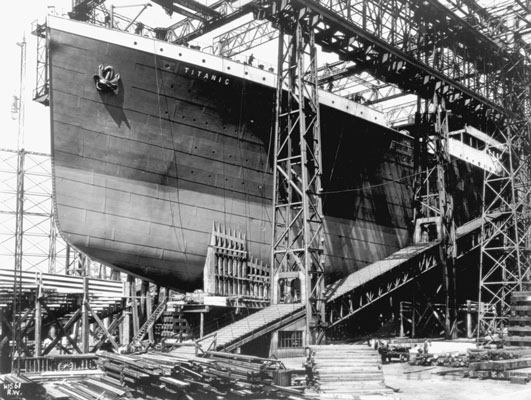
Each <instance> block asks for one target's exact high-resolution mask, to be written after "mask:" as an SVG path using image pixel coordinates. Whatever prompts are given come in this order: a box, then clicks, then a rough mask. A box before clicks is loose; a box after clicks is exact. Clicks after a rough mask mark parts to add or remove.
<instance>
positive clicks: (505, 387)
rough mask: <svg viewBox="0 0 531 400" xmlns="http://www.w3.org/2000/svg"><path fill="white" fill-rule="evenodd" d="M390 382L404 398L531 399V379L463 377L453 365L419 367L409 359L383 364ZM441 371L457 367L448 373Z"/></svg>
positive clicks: (412, 399) (385, 376) (386, 377)
mask: <svg viewBox="0 0 531 400" xmlns="http://www.w3.org/2000/svg"><path fill="white" fill-rule="evenodd" d="M383 371H384V378H385V383H386V385H387V386H390V387H392V388H393V389H398V392H397V395H398V397H399V398H400V400H506V399H507V400H531V383H528V384H527V385H519V384H512V383H510V382H508V381H497V380H490V379H486V380H478V379H469V378H463V377H462V373H461V372H460V371H457V370H456V369H452V368H443V367H419V366H416V365H409V364H407V363H391V364H385V365H383ZM440 371H446V372H448V371H455V373H453V374H452V373H447V374H446V375H444V376H441V375H439V374H437V372H440Z"/></svg>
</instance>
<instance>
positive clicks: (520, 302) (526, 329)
mask: <svg viewBox="0 0 531 400" xmlns="http://www.w3.org/2000/svg"><path fill="white" fill-rule="evenodd" d="M511 314H512V315H511V317H510V318H509V326H508V327H507V331H508V336H507V337H506V338H505V343H506V344H508V345H510V346H531V292H513V293H512V294H511Z"/></svg>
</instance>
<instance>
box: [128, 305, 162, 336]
mask: <svg viewBox="0 0 531 400" xmlns="http://www.w3.org/2000/svg"><path fill="white" fill-rule="evenodd" d="M167 302H168V298H167V297H164V298H163V299H162V300H161V301H160V303H159V305H158V306H157V308H156V309H155V311H153V313H152V314H151V315H150V316H149V318H148V319H147V320H146V322H144V325H142V327H141V328H140V329H139V330H138V332H137V333H136V335H135V336H134V337H133V339H132V340H131V343H136V342H140V341H142V339H144V336H145V335H146V332H147V331H148V330H149V329H150V328H152V327H153V325H155V322H157V320H158V319H159V318H160V316H161V315H162V314H163V313H164V310H166V303H167Z"/></svg>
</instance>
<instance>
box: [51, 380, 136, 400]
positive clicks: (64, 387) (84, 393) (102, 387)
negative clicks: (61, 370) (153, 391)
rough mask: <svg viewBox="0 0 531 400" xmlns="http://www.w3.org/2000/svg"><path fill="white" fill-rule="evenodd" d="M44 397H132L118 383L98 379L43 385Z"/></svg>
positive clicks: (114, 399)
mask: <svg viewBox="0 0 531 400" xmlns="http://www.w3.org/2000/svg"><path fill="white" fill-rule="evenodd" d="M44 388H45V389H46V397H47V398H48V399H53V400H67V399H74V400H96V399H98V400H119V399H126V398H128V399H129V398H132V397H134V395H133V393H132V391H131V390H129V389H128V388H126V387H123V386H122V385H121V384H120V382H119V381H116V380H114V379H110V378H106V377H99V378H86V379H76V380H72V379H71V380H62V381H60V382H55V383H47V384H45V385H44Z"/></svg>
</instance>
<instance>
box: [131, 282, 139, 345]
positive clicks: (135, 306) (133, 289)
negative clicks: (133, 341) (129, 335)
mask: <svg viewBox="0 0 531 400" xmlns="http://www.w3.org/2000/svg"><path fill="white" fill-rule="evenodd" d="M129 285H130V286H131V288H130V293H131V307H132V310H131V311H132V314H133V336H134V335H136V334H137V332H138V329H139V328H140V321H139V319H138V300H137V298H136V297H137V296H136V285H135V278H134V277H132V276H129Z"/></svg>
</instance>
